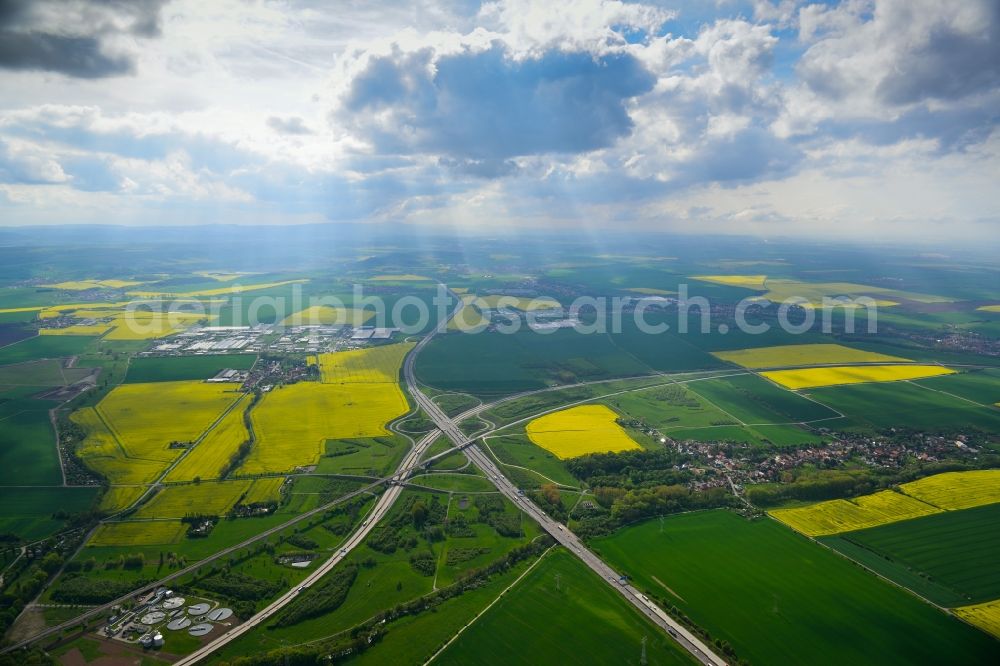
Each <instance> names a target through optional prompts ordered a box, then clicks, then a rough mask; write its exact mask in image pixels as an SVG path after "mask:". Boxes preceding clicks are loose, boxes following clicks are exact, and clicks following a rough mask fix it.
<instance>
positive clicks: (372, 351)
mask: <svg viewBox="0 0 1000 666" xmlns="http://www.w3.org/2000/svg"><path fill="white" fill-rule="evenodd" d="M414 345H415V343H413V342H401V343H398V344H392V345H380V346H378V347H366V348H364V349H353V350H351V351H342V352H334V353H332V354H320V355H319V356H317V357H316V358H317V362H318V363H319V369H320V377H321V379H322V381H323V383H324V384H358V383H360V384H396V383H398V382H399V370H400V368H402V367H403V358H404V357H405V356H406V355H407V354H408V353H409V351H410V350H411V349H413V347H414Z"/></svg>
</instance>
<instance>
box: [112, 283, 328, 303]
mask: <svg viewBox="0 0 1000 666" xmlns="http://www.w3.org/2000/svg"><path fill="white" fill-rule="evenodd" d="M308 281H309V280H305V279H302V280H283V281H281V282H262V283H260V284H246V285H238V284H237V285H233V286H231V287H218V288H216V289H200V290H196V291H186V292H178V293H175V292H171V291H130V292H128V295H129V296H138V297H140V298H161V297H162V298H174V297H178V298H185V297H187V298H194V297H198V296H223V295H228V294H240V293H245V292H248V291H260V290H261V289H271V288H273V287H284V286H285V285H288V284H302V283H303V282H308Z"/></svg>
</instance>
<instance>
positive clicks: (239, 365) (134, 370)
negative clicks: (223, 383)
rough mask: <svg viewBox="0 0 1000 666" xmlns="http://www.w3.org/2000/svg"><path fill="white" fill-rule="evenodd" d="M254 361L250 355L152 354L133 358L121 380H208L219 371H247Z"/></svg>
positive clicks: (130, 382)
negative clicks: (229, 369) (230, 369)
mask: <svg viewBox="0 0 1000 666" xmlns="http://www.w3.org/2000/svg"><path fill="white" fill-rule="evenodd" d="M256 360H257V356H256V355H254V354H218V355H213V356H152V357H143V358H134V359H132V361H131V363H129V367H128V374H126V375H125V383H127V384H137V383H144V382H173V381H179V380H182V379H208V378H209V377H214V376H215V375H217V374H218V373H219V371H220V370H225V369H227V368H233V369H235V370H248V369H249V368H250V366H252V365H253V364H254V361H256Z"/></svg>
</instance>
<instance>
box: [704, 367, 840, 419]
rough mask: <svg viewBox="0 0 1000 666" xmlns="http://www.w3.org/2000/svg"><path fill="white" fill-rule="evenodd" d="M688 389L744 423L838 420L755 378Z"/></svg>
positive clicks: (822, 407) (826, 409) (710, 382)
mask: <svg viewBox="0 0 1000 666" xmlns="http://www.w3.org/2000/svg"><path fill="white" fill-rule="evenodd" d="M689 388H690V390H692V391H694V392H695V393H697V394H698V395H700V396H702V397H703V398H706V399H708V400H710V401H711V402H712V404H714V405H715V406H717V407H719V408H720V409H723V410H725V411H726V412H728V413H729V414H731V415H732V416H735V417H736V418H738V419H739V420H741V421H743V422H744V423H789V422H793V423H800V422H803V421H816V420H819V419H833V418H837V417H838V416H839V415H838V414H837V412H835V411H833V410H832V409H830V408H829V407H826V406H825V405H821V404H819V403H816V402H814V401H812V400H809V399H808V398H804V397H802V396H801V395H799V394H797V393H794V392H793V391H786V390H785V389H782V388H779V387H778V386H775V385H774V384H772V383H771V382H769V381H767V380H764V379H761V378H760V377H759V376H757V375H737V376H734V377H725V378H721V379H708V380H705V381H699V382H692V383H691V384H690V386H689Z"/></svg>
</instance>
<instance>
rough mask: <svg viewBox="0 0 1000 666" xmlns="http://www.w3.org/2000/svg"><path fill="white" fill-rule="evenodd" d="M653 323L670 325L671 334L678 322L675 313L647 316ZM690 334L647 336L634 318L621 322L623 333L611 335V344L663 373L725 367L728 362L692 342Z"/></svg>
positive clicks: (669, 333) (667, 333) (650, 314)
mask: <svg viewBox="0 0 1000 666" xmlns="http://www.w3.org/2000/svg"><path fill="white" fill-rule="evenodd" d="M646 321H648V322H649V323H650V324H654V325H655V324H660V323H669V325H670V326H671V331H672V330H674V328H675V326H674V324H675V323H676V313H672V314H670V315H666V314H661V315H655V314H653V313H648V314H647V317H646ZM689 337H690V336H689V335H687V334H680V333H677V334H675V333H673V332H664V333H660V334H655V333H652V334H651V333H645V332H643V331H641V330H640V329H639V328H638V326H636V323H635V320H634V318H632V317H626V318H624V320H623V321H622V328H621V332H620V333H615V334H613V335H611V339H612V342H613V343H614V344H615V345H616V346H617V347H619V348H620V349H622V350H623V351H625V352H628V353H629V354H630V355H632V356H634V357H635V358H637V359H639V360H640V361H642V362H643V363H645V364H646V365H648V366H649V367H651V368H653V369H654V370H658V371H660V372H687V371H691V370H711V369H713V368H723V367H725V366H726V364H725V363H723V362H722V361H720V360H719V359H717V358H715V357H714V356H712V355H711V354H708V353H706V352H705V351H703V350H701V349H699V348H698V347H696V346H695V345H693V344H692V343H691V340H690V339H689Z"/></svg>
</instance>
